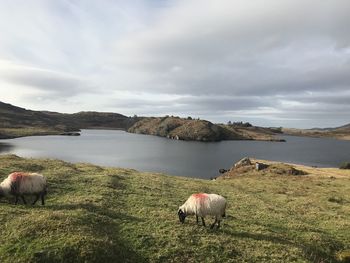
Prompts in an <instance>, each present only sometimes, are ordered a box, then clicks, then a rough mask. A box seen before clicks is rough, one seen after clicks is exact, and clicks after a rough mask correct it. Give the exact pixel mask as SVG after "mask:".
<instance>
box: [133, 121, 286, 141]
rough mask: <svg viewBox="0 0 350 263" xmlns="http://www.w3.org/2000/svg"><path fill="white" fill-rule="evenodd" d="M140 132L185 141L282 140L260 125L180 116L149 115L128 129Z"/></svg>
mask: <svg viewBox="0 0 350 263" xmlns="http://www.w3.org/2000/svg"><path fill="white" fill-rule="evenodd" d="M128 131H129V132H132V133H138V134H148V135H156V136H161V137H167V138H171V139H176V140H185V141H221V140H267V141H280V140H279V139H277V138H275V137H274V133H273V132H272V131H271V130H269V129H266V128H260V127H254V126H252V127H235V126H233V125H224V124H213V123H211V122H209V121H206V120H193V119H191V118H187V119H183V118H180V117H168V116H166V117H148V118H143V119H142V120H140V121H138V122H136V123H135V124H134V125H133V126H132V127H130V128H129V129H128Z"/></svg>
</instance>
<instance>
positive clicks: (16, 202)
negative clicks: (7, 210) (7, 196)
mask: <svg viewBox="0 0 350 263" xmlns="http://www.w3.org/2000/svg"><path fill="white" fill-rule="evenodd" d="M17 204H18V195H16V200H15V205H17Z"/></svg>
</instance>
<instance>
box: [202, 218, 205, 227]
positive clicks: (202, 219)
mask: <svg viewBox="0 0 350 263" xmlns="http://www.w3.org/2000/svg"><path fill="white" fill-rule="evenodd" d="M202 223H203V226H205V221H204V217H202Z"/></svg>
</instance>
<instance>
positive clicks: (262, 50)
mask: <svg viewBox="0 0 350 263" xmlns="http://www.w3.org/2000/svg"><path fill="white" fill-rule="evenodd" d="M349 9H350V2H349V1H347V0H325V1H316V0H309V1H301V0H281V1H274V0H266V1H261V0H251V1H244V0H237V1H230V0H222V1H218V2H213V1H211V0H167V1H146V0H145V1H142V0H137V1H104V2H102V3H95V2H90V1H74V2H70V1H63V2H48V1H37V2H35V4H32V3H31V4H23V5H19V4H18V2H16V0H13V1H4V3H3V4H2V10H0V15H1V17H2V20H1V22H0V30H1V32H2V34H1V35H0V59H6V60H8V61H11V63H14V64H16V65H25V67H26V68H24V69H23V68H21V69H13V68H12V69H6V70H5V69H2V71H1V69H0V74H2V80H3V81H5V80H6V87H9V86H11V85H13V87H15V89H17V90H18V94H19V93H21V92H22V91H23V89H24V86H26V87H27V89H30V90H32V91H33V92H32V94H34V95H33V96H39V95H40V94H41V95H43V94H46V95H47V96H46V97H45V98H47V99H51V100H53V99H61V100H62V101H66V102H67V103H66V104H61V107H63V106H64V107H65V109H60V108H59V107H60V105H57V106H55V107H57V108H55V109H52V110H57V111H72V110H75V109H77V107H78V106H80V107H82V108H83V109H89V107H91V109H93V110H108V111H120V112H121V113H124V114H129V115H132V114H133V113H137V114H138V115H162V114H163V115H164V114H173V113H174V114H178V115H182V116H187V115H197V116H201V117H202V118H209V119H211V120H212V121H225V119H226V120H234V119H235V118H245V119H248V120H254V121H255V122H256V123H258V124H262V125H267V126H268V125H272V124H278V126H280V125H285V126H288V125H295V126H298V127H307V126H308V125H309V124H310V125H311V124H312V125H313V126H317V125H319V126H330V125H338V124H339V125H340V124H343V123H347V122H349V119H348V117H346V116H345V115H344V114H343V112H344V109H347V105H346V100H347V98H349V88H350V75H349V74H348V72H350V34H349V31H348V25H349V24H350V16H349V15H348V10H349ZM3 87H5V86H3ZM1 89H2V87H0V90H1ZM34 90H35V92H34ZM96 90H97V91H98V92H99V93H98V94H94V91H96ZM9 98H10V99H11V101H14V102H16V99H15V94H14V91H13V94H12V95H11V97H9ZM97 98H98V101H97ZM25 101H26V100H25V99H24V98H23V99H22V101H21V102H22V103H25ZM72 101H74V103H75V105H74V107H73V106H72ZM27 103H28V102H27ZM38 105H40V103H39V102H38ZM50 105H53V104H50ZM77 105H78V106H77ZM42 106H46V104H42ZM52 107H53V106H52ZM224 118H225V119H224ZM308 121H309V123H308ZM277 122H279V123H277Z"/></svg>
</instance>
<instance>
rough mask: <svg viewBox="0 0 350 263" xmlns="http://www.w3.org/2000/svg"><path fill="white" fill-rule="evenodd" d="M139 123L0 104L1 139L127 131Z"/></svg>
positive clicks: (117, 117)
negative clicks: (99, 130) (91, 130)
mask: <svg viewBox="0 0 350 263" xmlns="http://www.w3.org/2000/svg"><path fill="white" fill-rule="evenodd" d="M138 120H139V118H130V117H127V116H124V115H122V114H118V113H106V112H79V113H74V114H65V113H58V112H50V111H32V110H27V109H24V108H21V107H16V106H13V105H11V104H8V103H3V102H0V138H14V137H19V136H26V135H43V134H61V133H64V132H69V131H77V130H79V129H87V128H109V129H111V128H112V129H127V128H128V127H130V126H131V125H132V124H134V122H136V121H138Z"/></svg>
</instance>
